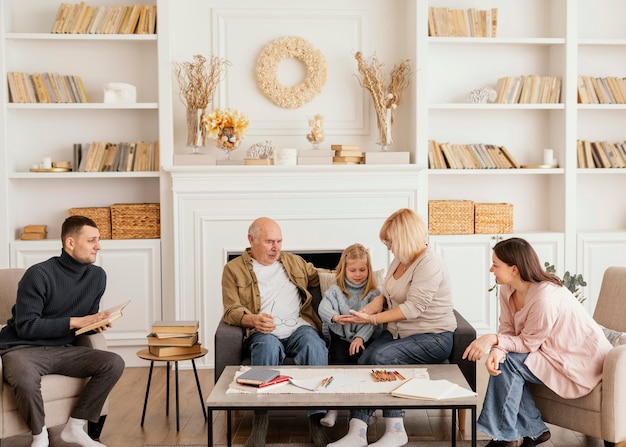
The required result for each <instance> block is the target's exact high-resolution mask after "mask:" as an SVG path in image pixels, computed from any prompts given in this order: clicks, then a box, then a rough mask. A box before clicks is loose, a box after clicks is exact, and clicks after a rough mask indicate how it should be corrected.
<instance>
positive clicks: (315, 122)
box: [306, 113, 324, 149]
mask: <svg viewBox="0 0 626 447" xmlns="http://www.w3.org/2000/svg"><path fill="white" fill-rule="evenodd" d="M308 122H309V127H310V128H311V130H310V132H309V133H308V134H307V135H306V139H307V140H308V141H309V143H311V145H312V146H313V149H319V147H320V143H321V142H322V141H324V129H323V127H324V115H320V114H319V113H318V114H316V115H314V116H309V117H308Z"/></svg>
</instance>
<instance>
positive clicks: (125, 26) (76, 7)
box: [52, 2, 156, 34]
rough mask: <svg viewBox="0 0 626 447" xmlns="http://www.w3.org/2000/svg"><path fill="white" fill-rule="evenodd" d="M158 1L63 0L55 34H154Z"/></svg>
mask: <svg viewBox="0 0 626 447" xmlns="http://www.w3.org/2000/svg"><path fill="white" fill-rule="evenodd" d="M155 32H156V5H132V6H89V5H87V4H86V3H85V2H80V3H61V5H60V6H59V9H58V11H57V16H56V19H55V21H54V23H53V25H52V33H55V34H154V33H155Z"/></svg>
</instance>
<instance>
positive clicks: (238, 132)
mask: <svg viewBox="0 0 626 447" xmlns="http://www.w3.org/2000/svg"><path fill="white" fill-rule="evenodd" d="M249 125H250V121H249V120H248V117H247V116H246V115H244V114H243V113H241V112H240V111H239V110H233V109H226V110H222V109H215V110H213V111H212V112H210V113H205V114H204V116H203V117H202V126H203V127H204V128H205V130H206V133H207V137H208V138H213V139H214V140H215V144H216V145H217V147H219V148H220V149H224V150H226V151H228V154H229V155H230V151H232V150H233V149H235V148H236V147H237V146H239V143H241V140H242V139H243V138H244V137H245V136H246V133H247V132H248V126H249Z"/></svg>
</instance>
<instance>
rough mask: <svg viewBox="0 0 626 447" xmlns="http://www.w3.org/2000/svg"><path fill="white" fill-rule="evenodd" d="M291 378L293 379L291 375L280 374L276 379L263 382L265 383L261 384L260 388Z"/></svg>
mask: <svg viewBox="0 0 626 447" xmlns="http://www.w3.org/2000/svg"><path fill="white" fill-rule="evenodd" d="M289 379H291V377H290V376H278V377H275V378H274V379H272V380H270V381H269V382H267V383H263V384H261V385H259V386H258V388H267V387H268V386H272V385H276V384H278V383H283V382H286V381H288V380H289Z"/></svg>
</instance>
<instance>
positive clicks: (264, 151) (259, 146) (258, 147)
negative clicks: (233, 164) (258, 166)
mask: <svg viewBox="0 0 626 447" xmlns="http://www.w3.org/2000/svg"><path fill="white" fill-rule="evenodd" d="M246 158H258V159H266V158H269V159H272V160H273V159H274V145H273V144H272V142H271V141H270V140H265V141H262V142H260V143H254V144H253V145H252V146H250V147H249V148H248V150H247V151H246Z"/></svg>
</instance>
